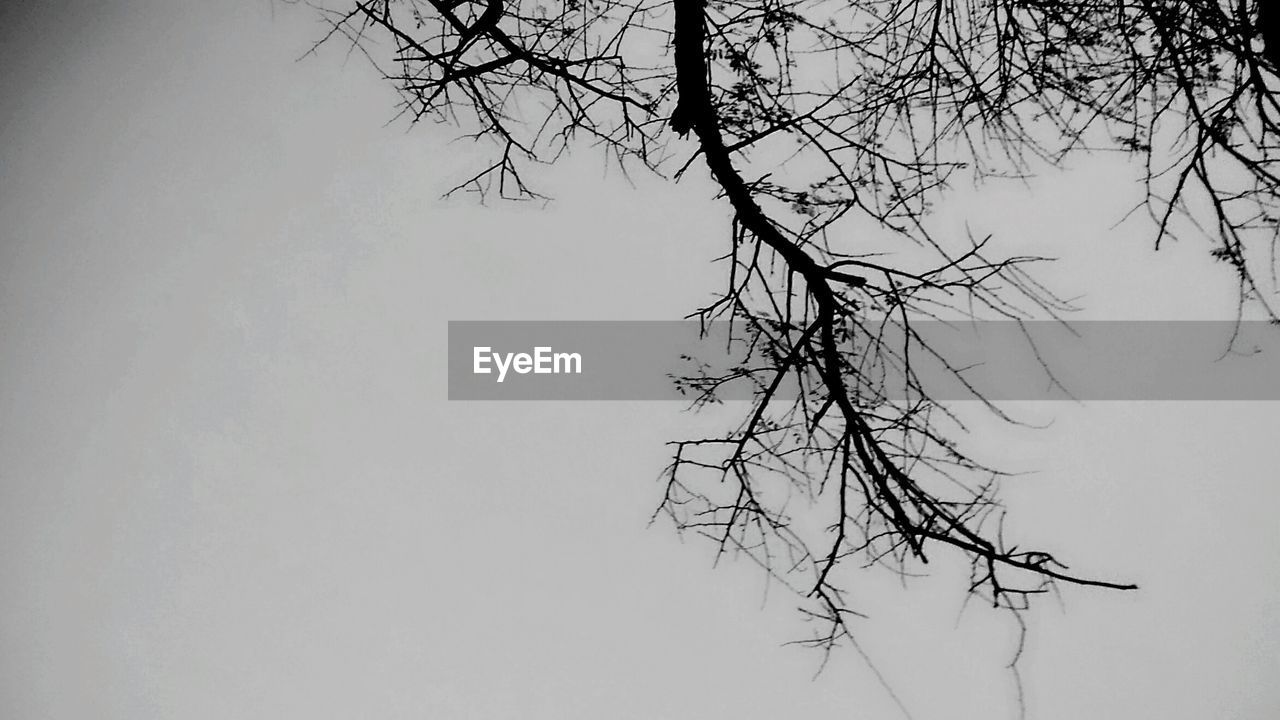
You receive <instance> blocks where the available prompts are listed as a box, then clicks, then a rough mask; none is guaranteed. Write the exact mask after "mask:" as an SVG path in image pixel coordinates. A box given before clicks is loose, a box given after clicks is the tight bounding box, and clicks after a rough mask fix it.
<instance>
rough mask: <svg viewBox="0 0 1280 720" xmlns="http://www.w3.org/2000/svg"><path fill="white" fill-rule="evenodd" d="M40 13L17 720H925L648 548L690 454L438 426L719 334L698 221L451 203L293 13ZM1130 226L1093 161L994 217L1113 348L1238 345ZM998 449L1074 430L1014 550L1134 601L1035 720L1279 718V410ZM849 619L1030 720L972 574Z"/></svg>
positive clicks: (1053, 636)
mask: <svg viewBox="0 0 1280 720" xmlns="http://www.w3.org/2000/svg"><path fill="white" fill-rule="evenodd" d="M29 5H34V6H35V7H28V8H25V9H19V10H15V9H6V10H5V11H4V14H3V16H0V20H3V22H4V23H5V25H6V26H7V27H8V28H9V29H8V36H7V37H6V38H5V41H4V42H3V43H0V61H2V62H3V65H2V67H3V68H4V71H3V73H4V74H3V76H2V77H0V83H2V85H0V91H2V92H0V98H3V100H2V101H0V102H2V103H3V104H0V111H2V114H0V133H2V136H0V168H2V170H0V233H3V235H2V236H0V237H2V240H3V242H2V244H0V338H3V345H2V346H0V347H3V350H2V353H3V354H2V355H0V363H2V364H0V577H3V578H4V580H3V581H0V716H3V717H5V718H13V719H14V720H28V719H30V720H35V719H36V718H40V719H44V718H59V719H60V718H86V717H93V718H102V719H106V718H131V719H134V718H179V717H180V718H192V719H200V718H237V719H239V718H254V717H273V718H276V717H299V718H301V717H306V718H351V717H370V718H388V719H389V718H465V719H466V720H490V719H495V720H496V719H506V718H511V719H516V718H519V719H521V720H539V719H542V718H546V719H547V720H550V719H552V718H556V719H557V720H558V719H562V718H570V719H573V718H582V719H584V720H585V719H587V718H601V717H604V718H619V719H620V720H629V719H631V718H634V719H636V720H676V719H688V720H694V719H699V720H701V719H703V718H720V717H735V718H741V719H745V720H756V719H757V718H759V719H763V718H776V717H803V718H810V719H813V720H826V719H828V718H877V719H878V718H892V717H899V715H897V714H896V713H897V711H896V710H895V709H894V707H893V705H892V703H891V702H890V700H889V699H888V698H887V696H886V695H885V693H884V691H883V690H882V689H880V688H879V686H878V685H877V684H876V682H875V680H874V678H873V677H872V676H871V674H870V672H869V671H868V670H867V668H866V665H865V664H864V663H863V662H862V661H861V660H860V659H859V658H858V657H857V656H856V655H855V654H853V653H851V652H846V653H844V654H842V655H839V656H837V657H836V658H835V660H834V661H833V662H832V664H831V665H830V666H829V667H828V668H827V671H826V672H825V673H824V674H823V675H821V676H820V677H819V678H818V679H816V680H811V677H812V675H813V672H814V671H815V670H816V668H817V665H818V662H819V659H820V658H819V657H818V656H817V655H815V654H814V653H812V652H810V651H805V650H801V649H798V648H794V647H787V648H783V647H780V645H781V644H782V643H783V642H785V641H787V640H791V639H796V638H798V637H801V636H803V634H804V632H805V627H804V626H803V624H802V623H801V622H800V620H799V617H798V616H797V615H796V613H794V612H793V609H792V608H793V606H794V605H795V603H794V601H793V600H792V599H791V598H789V597H787V596H786V595H784V594H783V593H781V592H780V591H778V590H777V588H774V589H773V590H772V592H770V593H769V594H768V596H767V601H766V594H765V585H764V583H763V581H762V579H761V578H760V577H759V576H758V575H757V573H755V572H754V570H753V569H752V568H751V567H747V566H746V565H732V564H731V565H727V566H724V565H722V566H721V567H720V568H719V569H717V570H714V571H713V570H711V569H710V559H711V553H710V548H709V547H708V546H707V545H704V544H702V543H699V542H695V541H690V542H688V543H685V544H681V543H680V542H678V541H677V540H676V539H674V537H673V536H672V534H671V533H670V531H669V530H668V528H666V527H662V526H656V527H654V528H651V529H646V527H645V524H646V521H647V519H648V516H649V513H650V512H651V511H652V509H653V508H654V506H655V505H656V503H657V502H658V500H659V493H660V486H659V485H658V483H657V482H656V478H657V474H658V472H659V471H660V469H661V468H662V466H663V465H664V464H665V462H666V460H667V456H666V448H665V447H664V446H663V444H662V443H663V442H664V441H666V440H669V439H673V438H676V437H682V436H684V435H686V434H688V433H691V432H695V431H696V430H697V429H698V428H699V427H705V426H706V424H707V422H708V421H707V420H704V419H699V418H693V417H689V416H687V415H684V414H682V413H680V411H679V408H678V407H676V406H674V405H667V404H662V403H652V404H643V403H633V404H625V403H615V404H607V403H586V404H556V403H527V404H520V403H509V404H492V403H476V404H466V403H452V404H450V403H448V402H447V401H446V400H445V385H444V380H445V369H444V359H445V353H444V341H445V337H446V335H445V327H446V326H445V323H446V321H447V320H450V319H619V320H625V319H670V318H676V317H679V316H681V315H683V314H685V313H687V312H689V311H690V310H692V309H694V308H696V307H697V306H698V305H699V304H700V303H702V302H704V301H705V300H706V299H707V298H708V297H709V294H710V293H711V292H712V291H713V290H714V289H715V288H716V284H715V283H716V282H717V280H718V279H719V274H718V272H719V271H718V270H717V269H716V268H714V267H711V266H709V265H708V264H707V261H708V260H709V259H710V258H711V257H713V256H715V255H717V254H719V253H720V252H722V248H721V246H722V244H723V242H724V239H725V236H724V231H725V224H726V215H725V212H724V208H723V207H722V206H719V205H717V204H716V203H715V202H712V201H711V200H710V196H711V193H710V188H709V186H708V185H707V184H706V183H705V182H703V181H701V180H698V179H694V180H690V181H688V182H686V183H683V184H682V185H680V186H679V187H672V186H668V185H666V184H664V183H661V182H659V181H657V180H655V179H652V178H647V177H638V178H636V187H631V186H630V185H628V184H627V183H626V182H625V181H624V180H623V179H622V178H621V177H620V176H618V175H617V173H616V172H615V173H608V172H605V171H604V170H603V169H602V167H601V165H600V163H599V161H598V159H597V158H595V157H593V156H592V155H591V153H590V151H589V150H588V151H584V152H581V153H579V154H578V155H577V156H575V157H574V158H572V159H571V160H570V162H568V163H566V164H565V165H563V166H562V167H558V168H556V169H555V170H553V171H550V173H549V174H548V175H547V176H546V184H547V186H548V187H549V188H550V189H552V190H554V191H555V195H556V197H557V199H556V201H555V202H554V203H553V204H551V205H550V206H549V207H546V208H539V207H534V206H529V205H523V206H509V205H497V206H493V207H480V206H479V205H478V204H477V203H475V202H474V201H473V200H470V199H467V198H462V199H458V200H453V201H448V202H446V201H441V200H440V199H439V196H440V194H441V192H443V191H444V190H445V189H447V188H448V187H449V186H450V185H451V184H452V183H451V182H450V181H451V180H456V179H457V178H459V177H462V176H463V175H464V173H465V171H466V170H467V169H468V167H469V165H468V162H470V161H472V160H474V159H476V157H477V156H476V155H475V154H474V153H473V152H472V151H471V150H469V149H468V148H467V146H465V145H462V144H458V143H452V144H450V143H449V139H450V137H451V135H450V134H449V133H448V132H447V131H446V130H441V129H434V128H430V127H425V126H424V127H420V128H416V129H415V130H414V131H413V132H406V128H405V127H404V126H403V124H392V125H391V126H389V127H384V125H385V123H386V122H387V121H388V120H389V119H390V118H391V117H392V114H393V113H392V104H393V101H394V95H393V93H392V92H391V91H390V89H389V88H388V87H386V86H385V85H383V84H380V83H379V82H376V81H375V79H374V76H373V74H372V73H371V71H370V70H369V68H368V67H367V65H366V64H365V63H364V61H363V59H361V58H359V57H352V58H351V59H350V60H347V61H345V62H344V59H343V57H342V53H341V52H340V51H339V50H338V48H337V46H334V47H330V48H327V49H325V50H324V51H323V52H321V53H320V54H319V56H317V57H313V58H310V59H307V60H305V61H302V62H295V59H297V58H298V57H299V56H301V55H302V54H303V53H304V52H305V50H306V49H307V47H308V46H309V43H310V41H311V40H313V39H315V38H316V37H318V36H319V34H320V33H321V32H322V27H321V26H320V25H319V24H318V23H316V22H315V21H314V15H313V14H311V12H310V11H309V10H307V9H306V8H302V7H294V6H278V7H276V8H275V11H274V19H273V13H272V9H271V7H270V6H269V5H268V4H267V3H266V2H255V3H242V4H239V5H235V4H231V3H206V2H194V1H193V0H184V1H181V2H174V1H166V2H161V1H160V0H153V1H151V2H144V1H141V0H140V1H137V2H111V3H95V4H83V7H81V6H80V5H81V4H75V3H39V4H34V3H32V4H29ZM15 28H16V29H15ZM1132 190H1133V188H1132V186H1131V185H1128V184H1126V183H1125V182H1124V180H1123V177H1122V174H1121V173H1117V172H1116V171H1115V166H1114V165H1107V164H1106V163H1095V164H1092V165H1089V164H1086V165H1084V166H1082V167H1080V168H1077V169H1076V172H1073V173H1071V174H1066V175H1064V176H1062V177H1057V178H1049V179H1046V180H1045V181H1044V182H1043V183H1042V184H1040V185H1037V186H1036V187H1034V188H1033V189H1032V191H1023V190H1013V189H997V193H998V194H999V195H1000V197H998V198H996V199H995V202H990V203H989V204H981V203H979V204H974V205H972V206H971V207H972V209H973V213H974V214H975V215H983V214H984V213H985V214H986V217H987V218H988V221H989V222H990V223H991V224H992V225H1001V229H1003V230H1005V232H1006V233H1008V234H1009V236H1010V237H1013V238H1016V239H1017V242H1016V243H1014V245H1013V247H1020V248H1021V247H1026V248H1033V249H1041V250H1042V251H1045V252H1050V253H1052V254H1057V255H1060V256H1062V257H1063V260H1062V261H1060V262H1059V263H1058V264H1057V266H1055V267H1054V268H1052V269H1049V270H1048V271H1047V272H1048V274H1049V276H1050V277H1051V278H1052V279H1053V281H1054V282H1055V284H1056V286H1057V287H1059V288H1061V289H1062V290H1063V292H1064V293H1065V294H1068V295H1074V294H1077V293H1085V294H1086V296H1085V297H1084V298H1083V300H1082V303H1083V304H1084V306H1085V307H1086V313H1085V315H1086V316H1088V317H1102V318H1124V319H1138V318H1183V317H1187V318H1192V317H1194V318H1213V317H1226V316H1227V314H1228V313H1229V312H1230V311H1231V303H1230V300H1231V297H1232V293H1233V288H1232V287H1231V285H1230V282H1229V278H1228V277H1227V276H1226V275H1225V274H1224V273H1222V272H1221V271H1220V270H1219V269H1218V268H1215V267H1213V266H1212V265H1211V264H1210V262H1209V260H1208V258H1207V254H1206V253H1205V249H1204V248H1202V247H1190V246H1176V247H1173V248H1171V249H1170V250H1168V251H1162V252H1161V253H1160V254H1159V255H1153V254H1151V253H1150V252H1149V243H1147V242H1146V236H1144V235H1143V234H1142V230H1143V228H1142V227H1141V226H1137V225H1134V226H1123V227H1121V228H1120V229H1119V230H1117V231H1109V230H1108V228H1109V227H1110V226H1111V225H1112V224H1113V223H1114V221H1115V219H1116V218H1117V217H1118V214H1119V213H1120V212H1123V209H1124V198H1126V197H1131V195H1132ZM987 198H988V199H987V200H983V201H982V202H983V203H988V202H989V201H990V199H991V196H989V195H988V196H987ZM1014 208H1017V210H1016V212H1015V211H1014ZM676 216H679V217H680V218H681V227H680V228H679V229H678V230H673V229H672V227H671V223H670V219H671V218H672V217H676ZM1016 410H1018V411H1020V412H1022V413H1023V416H1024V417H1026V418H1028V419H1031V420H1034V421H1038V422H1049V421H1052V423H1053V424H1052V426H1051V427H1050V428H1049V429H1047V430H1039V431H1030V430H1019V429H1015V428H1002V427H999V426H998V425H997V424H995V423H993V422H990V421H987V422H980V423H979V425H978V428H979V431H980V432H979V433H978V434H979V438H980V439H979V440H976V441H975V442H976V443H977V445H976V446H977V448H978V449H979V450H981V451H983V452H985V453H986V454H987V456H988V457H991V458H993V459H997V460H1000V461H1003V462H1006V463H1007V464H1008V466H1010V467H1012V468H1013V469H1025V470H1031V471H1035V472H1033V473H1032V474H1029V475H1027V476H1025V477H1023V478H1020V479H1018V480H1016V481H1014V482H1012V483H1011V484H1010V485H1009V497H1010V501H1011V504H1012V505H1013V507H1014V509H1015V510H1016V511H1017V513H1016V519H1017V521H1018V525H1017V529H1018V530H1019V531H1020V532H1021V537H1023V538H1025V539H1026V540H1027V541H1029V542H1034V543H1037V544H1040V545H1043V546H1045V547H1047V548H1049V549H1051V550H1054V551H1056V552H1058V553H1059V554H1060V555H1061V556H1062V557H1064V558H1066V559H1067V560H1068V562H1072V563H1073V567H1075V568H1077V569H1086V570H1087V571H1090V572H1094V573H1097V574H1100V575H1103V576H1107V577H1113V578H1121V579H1128V580H1133V581H1135V582H1138V583H1139V584H1140V585H1141V586H1142V589H1141V591H1139V592H1137V593H1131V594H1119V593H1107V592H1092V591H1083V590H1074V589H1067V590H1066V592H1065V593H1064V599H1063V600H1064V602H1063V604H1064V606H1065V611H1064V610H1063V608H1062V607H1059V606H1058V605H1056V604H1055V603H1054V602H1053V601H1052V600H1050V601H1049V602H1046V603H1043V604H1042V605H1041V606H1040V607H1039V610H1037V611H1036V612H1035V613H1034V614H1033V616H1032V617H1031V618H1030V625H1031V629H1032V633H1033V634H1032V644H1031V646H1030V648H1029V650H1028V651H1027V654H1026V657H1025V659H1024V663H1023V675H1024V678H1025V680H1026V685H1027V690H1028V692H1029V694H1030V698H1029V702H1030V710H1031V712H1032V713H1033V715H1032V716H1033V717H1035V718H1044V719H1046V720H1047V719H1051V718H1052V719H1063V720H1067V719H1073V718H1082V717H1092V718H1127V717H1135V716H1149V717H1161V718H1163V719H1164V720H1202V719H1203V718H1206V717H1229V718H1246V719H1248V718H1257V719H1259V720H1261V719H1263V718H1271V717H1275V716H1276V713H1277V712H1278V711H1280V687H1278V686H1277V685H1276V684H1275V683H1274V678H1276V677H1280V606H1278V605H1277V600H1276V599H1275V598H1276V596H1277V593H1276V590H1277V588H1280V563H1277V562H1276V557H1277V551H1278V550H1280V532H1278V531H1277V530H1276V523H1275V521H1274V518H1273V514H1274V512H1275V508H1277V507H1278V503H1280V489H1277V486H1276V483H1275V482H1274V477H1275V469H1276V468H1277V466H1280V447H1278V446H1277V444H1276V443H1275V442H1274V435H1275V433H1274V426H1275V421H1274V414H1275V405H1273V404H1262V403H1258V404H1229V403H1217V404H1210V403H1199V404H1174V403H1130V404H1121V403H1094V404H1091V405H1088V406H1083V407H1081V406H1071V405H1067V404H1055V405H1031V404H1026V405H1021V406H1018V407H1017V408H1016ZM984 430H985V431H986V432H981V431H984ZM864 582H865V585H860V586H859V587H858V588H857V591H856V592H857V594H858V595H857V596H858V597H860V598H864V599H865V600H864V601H865V603H866V607H867V609H868V610H869V611H870V612H871V613H873V620H872V621H869V622H867V623H865V624H864V626H863V628H864V629H863V633H862V634H861V635H860V637H861V638H862V640H863V643H864V648H865V649H866V651H867V652H868V653H869V654H870V655H871V657H872V658H873V659H874V660H875V661H876V663H877V665H878V667H879V668H880V670H881V672H882V673H883V674H884V675H885V676H886V677H887V679H888V680H889V682H890V683H891V684H893V686H894V687H895V689H896V690H897V691H898V693H899V694H900V695H902V696H903V698H904V700H905V701H906V703H907V705H908V707H910V708H911V710H912V711H913V713H914V714H915V716H916V717H918V718H947V719H948V720H950V719H954V718H970V717H974V718H976V717H984V718H987V717H1008V716H1011V715H1012V714H1013V708H1012V704H1011V684H1010V680H1009V676H1008V674H1007V673H1005V672H1003V671H1002V669H1001V668H1002V664H1003V662H1004V661H1005V659H1006V658H1007V656H1008V653H1009V651H1010V648H1011V647H1012V642H1013V635H1012V632H1011V629H1010V627H1009V626H1008V624H1007V623H1005V622H1003V621H1002V620H1001V619H1000V618H999V617H993V616H991V615H990V614H989V613H987V612H986V611H985V610H984V609H982V608H980V607H976V606H975V607H971V608H970V609H969V610H968V611H967V612H966V614H965V615H964V618H963V620H962V621H961V622H959V623H957V622H956V618H957V613H958V611H959V608H960V602H961V592H960V590H961V588H960V587H959V586H958V585H957V582H956V578H955V577H954V576H953V575H948V574H947V573H945V572H943V573H941V574H940V576H939V577H936V578H932V579H929V580H922V581H920V582H919V583H916V584H914V585H912V586H911V587H909V588H908V589H907V590H906V591H897V590H895V589H894V587H893V586H892V583H891V582H888V581H887V579H886V578H882V577H878V576H874V575H870V576H867V577H866V578H865V580H864Z"/></svg>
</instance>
